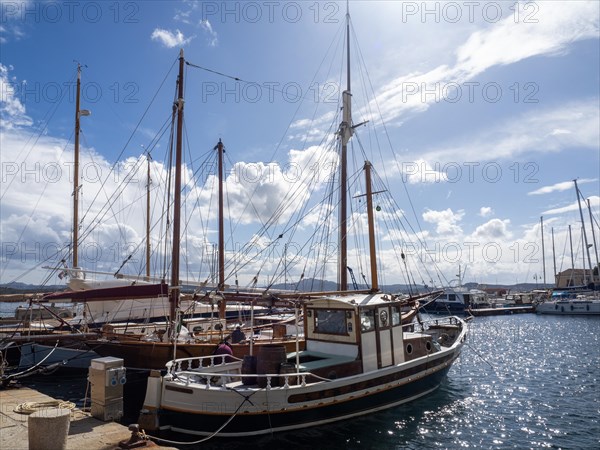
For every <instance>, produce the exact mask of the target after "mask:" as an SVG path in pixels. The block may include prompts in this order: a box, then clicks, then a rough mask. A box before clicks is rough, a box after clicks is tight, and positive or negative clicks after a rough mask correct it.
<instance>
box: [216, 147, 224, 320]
mask: <svg viewBox="0 0 600 450" xmlns="http://www.w3.org/2000/svg"><path fill="white" fill-rule="evenodd" d="M214 150H217V156H218V170H219V250H218V252H219V281H218V284H217V290H218V291H224V290H225V238H224V232H223V151H224V147H223V143H222V142H221V139H219V143H218V144H217V145H216V146H215V148H214ZM219 317H220V318H221V319H224V318H225V301H224V300H223V301H221V303H220V305H219Z"/></svg>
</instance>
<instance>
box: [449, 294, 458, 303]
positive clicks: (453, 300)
mask: <svg viewBox="0 0 600 450" xmlns="http://www.w3.org/2000/svg"><path fill="white" fill-rule="evenodd" d="M448 301H450V302H455V301H456V294H448Z"/></svg>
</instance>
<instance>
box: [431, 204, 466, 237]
mask: <svg viewBox="0 0 600 450" xmlns="http://www.w3.org/2000/svg"><path fill="white" fill-rule="evenodd" d="M464 215H465V212H464V211H463V210H462V209H461V210H458V211H457V212H454V211H452V209H450V208H448V209H445V210H443V211H434V210H427V211H425V212H424V213H423V219H424V220H425V221H426V222H429V223H433V224H435V225H436V232H437V233H438V234H443V235H449V234H458V233H461V232H462V229H461V227H460V225H459V222H460V221H461V220H462V218H463V216H464Z"/></svg>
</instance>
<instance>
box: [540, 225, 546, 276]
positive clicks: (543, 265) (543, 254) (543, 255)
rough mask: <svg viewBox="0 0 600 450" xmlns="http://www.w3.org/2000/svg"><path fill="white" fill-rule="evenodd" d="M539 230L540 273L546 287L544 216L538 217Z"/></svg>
mask: <svg viewBox="0 0 600 450" xmlns="http://www.w3.org/2000/svg"><path fill="white" fill-rule="evenodd" d="M540 228H541V229H542V271H543V273H544V286H545V285H546V251H545V248H544V216H541V217H540Z"/></svg>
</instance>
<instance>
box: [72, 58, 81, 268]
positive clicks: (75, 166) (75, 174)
mask: <svg viewBox="0 0 600 450" xmlns="http://www.w3.org/2000/svg"><path fill="white" fill-rule="evenodd" d="M80 94H81V64H79V63H77V92H76V97H75V148H74V158H73V267H74V268H75V267H79V243H78V241H79V129H80V124H79V118H80V114H79V98H80Z"/></svg>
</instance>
